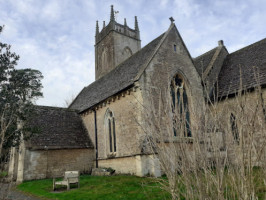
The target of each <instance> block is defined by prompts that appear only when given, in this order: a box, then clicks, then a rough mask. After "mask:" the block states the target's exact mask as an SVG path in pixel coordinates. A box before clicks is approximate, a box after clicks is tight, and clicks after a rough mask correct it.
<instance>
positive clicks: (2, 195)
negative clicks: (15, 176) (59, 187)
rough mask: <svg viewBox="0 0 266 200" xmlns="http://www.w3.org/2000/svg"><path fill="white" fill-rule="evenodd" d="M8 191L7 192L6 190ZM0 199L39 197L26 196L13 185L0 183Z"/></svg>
mask: <svg viewBox="0 0 266 200" xmlns="http://www.w3.org/2000/svg"><path fill="white" fill-rule="evenodd" d="M8 191H9V192H8ZM0 200H40V199H39V198H36V197H32V196H28V195H25V194H23V193H22V192H20V191H18V190H17V189H16V187H15V185H13V186H11V187H10V185H9V184H7V183H0Z"/></svg>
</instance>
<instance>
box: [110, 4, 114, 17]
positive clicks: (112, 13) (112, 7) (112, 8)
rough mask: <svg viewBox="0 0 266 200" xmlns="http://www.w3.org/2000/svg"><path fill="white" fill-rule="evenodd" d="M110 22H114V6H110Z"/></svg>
mask: <svg viewBox="0 0 266 200" xmlns="http://www.w3.org/2000/svg"><path fill="white" fill-rule="evenodd" d="M110 21H115V13H114V6H113V5H111V17H110Z"/></svg>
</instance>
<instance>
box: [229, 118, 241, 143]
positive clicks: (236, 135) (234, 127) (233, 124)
mask: <svg viewBox="0 0 266 200" xmlns="http://www.w3.org/2000/svg"><path fill="white" fill-rule="evenodd" d="M230 125H231V131H232V134H233V138H234V141H235V142H236V143H237V144H239V133H238V127H237V123H236V116H235V115H234V114H233V113H231V115H230Z"/></svg>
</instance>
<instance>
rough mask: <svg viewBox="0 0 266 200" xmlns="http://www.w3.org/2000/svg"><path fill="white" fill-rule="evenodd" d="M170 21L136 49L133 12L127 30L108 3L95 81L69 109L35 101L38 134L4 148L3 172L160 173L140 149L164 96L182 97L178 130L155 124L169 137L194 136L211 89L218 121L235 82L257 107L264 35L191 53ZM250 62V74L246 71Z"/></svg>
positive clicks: (265, 64) (26, 176)
mask: <svg viewBox="0 0 266 200" xmlns="http://www.w3.org/2000/svg"><path fill="white" fill-rule="evenodd" d="M170 21H171V22H170V26H169V28H168V30H166V31H165V32H164V33H162V34H161V35H160V36H159V37H157V38H155V39H154V40H152V41H151V42H150V43H149V44H147V45H146V46H145V47H142V48H141V40H140V30H139V26H138V21H137V17H135V27H134V28H130V27H129V26H128V25H127V22H126V19H125V21H124V24H119V23H118V22H117V21H116V20H115V16H114V10H113V6H111V15H110V22H109V23H108V24H107V25H105V23H103V27H102V29H101V30H100V29H99V26H98V22H97V23H96V35H95V77H96V80H95V81H94V82H93V83H91V84H90V85H88V86H86V87H84V88H83V89H82V91H80V93H79V94H78V95H77V97H76V98H75V99H74V101H73V102H72V103H71V105H70V106H69V108H56V107H46V106H36V113H37V116H36V117H35V118H34V120H32V122H31V123H32V124H33V125H36V126H38V127H40V128H41V133H40V134H37V135H34V136H33V137H32V138H31V139H30V140H28V141H24V142H23V143H22V144H21V145H20V147H19V148H13V149H12V150H11V157H10V163H9V176H10V177H11V178H12V179H13V180H16V181H18V182H21V181H23V180H31V179H42V178H49V177H55V176H59V175H62V174H63V172H64V171H66V170H79V171H80V172H84V173H85V172H87V173H90V172H91V170H92V168H95V167H96V168H97V167H105V168H109V167H111V168H113V169H115V170H116V173H125V174H134V175H138V176H144V175H146V174H152V175H154V176H160V175H161V169H160V163H159V160H158V159H157V158H156V156H155V155H154V152H153V151H151V150H149V148H147V144H146V143H147V140H146V139H147V132H148V131H149V130H153V128H152V126H155V125H154V123H152V122H151V121H153V120H155V121H156V120H157V119H170V118H171V117H173V116H172V115H171V114H170V115H167V113H171V112H164V111H165V110H172V109H173V106H172V107H171V103H170V104H169V103H168V104H167V103H165V102H171V101H172V100H173V99H174V100H173V102H177V103H178V104H180V102H182V105H183V107H184V108H185V109H184V112H185V115H184V116H185V121H186V123H185V124H186V128H185V130H184V134H181V135H180V134H178V133H177V132H176V130H175V129H174V128H173V127H172V126H173V122H172V120H170V121H171V122H167V123H166V121H164V123H162V121H161V122H159V125H160V126H161V127H163V128H164V129H167V130H168V132H171V134H172V137H182V138H186V139H187V140H190V139H193V137H195V135H196V133H197V131H196V128H195V127H197V126H198V124H200V123H202V118H204V112H205V111H204V109H206V107H207V106H208V103H207V102H206V101H207V100H206V99H207V97H208V96H213V95H211V94H212V93H214V91H215V93H216V94H217V96H216V97H217V98H219V99H221V101H220V103H219V104H218V110H219V111H220V113H221V115H222V116H223V119H224V120H225V121H228V120H230V119H232V113H234V112H233V110H234V109H235V108H234V105H235V103H236V98H235V96H236V93H237V92H238V90H239V86H240V85H241V86H243V87H244V88H245V89H246V90H249V91H250V93H249V97H250V100H248V103H250V104H252V102H254V98H253V96H252V95H253V93H252V91H254V88H255V87H257V86H261V98H262V103H263V105H265V98H266V90H265V89H264V86H265V85H266V39H263V40H261V41H259V42H256V43H254V44H251V45H249V46H247V47H245V48H243V49H240V50H238V51H236V52H233V53H229V52H228V51H227V49H226V47H225V46H224V44H223V41H222V40H221V41H218V45H217V47H215V48H214V49H212V50H210V51H208V52H206V53H204V54H203V55H200V56H198V57H196V58H192V57H191V55H190V53H189V51H188V49H187V47H186V45H185V43H184V41H183V39H182V37H181V35H180V33H179V32H178V29H177V27H176V25H175V24H174V20H173V18H170ZM254 64H256V67H257V69H258V70H259V75H258V76H254V75H253V74H254V73H253V70H254V68H253V66H254ZM239 65H241V73H240V71H239V67H238V66H239ZM241 78H243V81H240V80H241ZM217 83H218V84H217ZM206 91H207V92H206ZM181 93H182V97H181V96H180V94H181ZM206 94H207V97H206ZM167 100H168V101H167ZM162 106H166V108H165V109H162ZM176 107H177V106H176ZM226 108H227V109H226ZM225 110H231V111H232V112H227V111H225ZM192 112H193V113H197V114H196V115H193V114H192ZM264 114H265V113H264ZM169 130H170V131H169ZM229 135H230V134H229ZM229 139H231V140H234V139H238V138H236V136H233V137H229Z"/></svg>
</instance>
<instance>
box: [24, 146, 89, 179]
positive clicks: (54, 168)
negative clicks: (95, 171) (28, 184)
mask: <svg viewBox="0 0 266 200" xmlns="http://www.w3.org/2000/svg"><path fill="white" fill-rule="evenodd" d="M93 161H94V150H92V149H62V150H26V151H25V159H24V174H23V181H24V180H32V179H44V178H52V177H58V176H63V174H64V172H65V171H68V170H78V171H80V172H81V173H82V172H90V171H91V169H92V167H93V164H94V163H93Z"/></svg>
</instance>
